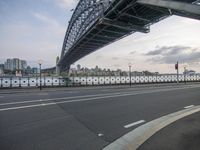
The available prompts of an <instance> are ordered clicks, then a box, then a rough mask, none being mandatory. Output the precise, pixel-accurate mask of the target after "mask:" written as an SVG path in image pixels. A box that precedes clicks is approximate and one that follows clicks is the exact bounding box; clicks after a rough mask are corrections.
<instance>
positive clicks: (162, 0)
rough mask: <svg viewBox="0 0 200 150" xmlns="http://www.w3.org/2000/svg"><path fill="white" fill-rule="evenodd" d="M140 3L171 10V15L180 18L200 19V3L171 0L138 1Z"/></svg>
mask: <svg viewBox="0 0 200 150" xmlns="http://www.w3.org/2000/svg"><path fill="white" fill-rule="evenodd" d="M137 2H138V3H140V4H144V5H151V6H157V7H163V8H167V9H171V10H170V11H171V13H172V14H175V15H180V16H184V15H185V16H187V17H191V18H193V19H200V5H198V3H196V4H195V3H193V4H190V3H186V2H179V1H169V0H137ZM173 10H175V11H173Z"/></svg>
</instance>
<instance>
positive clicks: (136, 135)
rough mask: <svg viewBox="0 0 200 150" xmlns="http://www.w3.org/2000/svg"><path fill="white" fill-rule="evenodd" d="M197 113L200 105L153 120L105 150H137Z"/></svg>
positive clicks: (104, 149) (199, 110)
mask: <svg viewBox="0 0 200 150" xmlns="http://www.w3.org/2000/svg"><path fill="white" fill-rule="evenodd" d="M197 112H200V105H199V106H195V107H191V108H189V109H183V110H180V111H177V112H174V113H171V114H168V115H166V116H162V117H160V118H157V119H155V120H152V121H150V122H148V123H146V124H143V125H141V126H139V127H138V128H136V129H134V130H132V131H131V132H129V133H127V134H125V135H124V136H122V137H120V138H119V139H117V140H115V141H114V142H112V143H111V144H109V145H107V146H106V147H104V148H103V150H129V149H130V148H131V150H137V149H138V148H139V147H140V146H141V145H142V144H143V143H144V142H145V141H146V140H148V139H149V138H150V137H152V136H153V135H154V134H155V133H157V132H159V131H160V130H161V129H163V128H164V127H166V126H168V125H170V124H172V123H173V122H175V121H177V120H179V119H181V118H184V117H187V116H189V115H192V114H194V113H197Z"/></svg>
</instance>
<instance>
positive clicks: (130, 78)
mask: <svg viewBox="0 0 200 150" xmlns="http://www.w3.org/2000/svg"><path fill="white" fill-rule="evenodd" d="M128 66H129V80H130V86H131V63H129V64H128Z"/></svg>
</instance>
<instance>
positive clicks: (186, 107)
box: [184, 105, 194, 109]
mask: <svg viewBox="0 0 200 150" xmlns="http://www.w3.org/2000/svg"><path fill="white" fill-rule="evenodd" d="M191 107H194V105H189V106H185V107H184V108H185V109H188V108H191Z"/></svg>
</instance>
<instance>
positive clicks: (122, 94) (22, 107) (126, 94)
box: [0, 88, 184, 111]
mask: <svg viewBox="0 0 200 150" xmlns="http://www.w3.org/2000/svg"><path fill="white" fill-rule="evenodd" d="M176 89H177V88H176ZM178 89H184V88H178ZM172 90H174V89H167V90H166V89H165V90H163V89H160V90H156V91H152V90H150V91H146V92H138V93H132V92H131V93H130V92H124V93H117V94H115V95H109V94H102V95H104V96H99V97H91V95H90V97H89V98H84V97H83V96H79V97H82V98H83V99H75V100H67V101H66V99H69V97H66V98H57V99H56V98H55V99H44V100H41V99H40V100H37V101H38V102H44V101H53V100H63V101H59V102H50V103H45V105H43V104H36V105H25V106H19V107H7V108H2V109H0V111H6V110H17V109H24V108H33V107H41V106H49V105H56V104H64V103H74V102H84V101H92V100H99V99H105V98H113V97H125V96H132V95H140V94H148V93H156V92H164V91H172ZM77 97H78V96H77ZM87 97H88V96H87ZM72 98H75V97H72ZM108 100H115V99H108ZM35 101H36V100H32V101H31V102H35ZM29 102H30V101H29ZM22 103H23V104H24V103H27V101H23V102H14V103H12V104H22ZM10 104H11V103H7V104H6V103H2V104H0V106H5V105H10Z"/></svg>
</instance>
